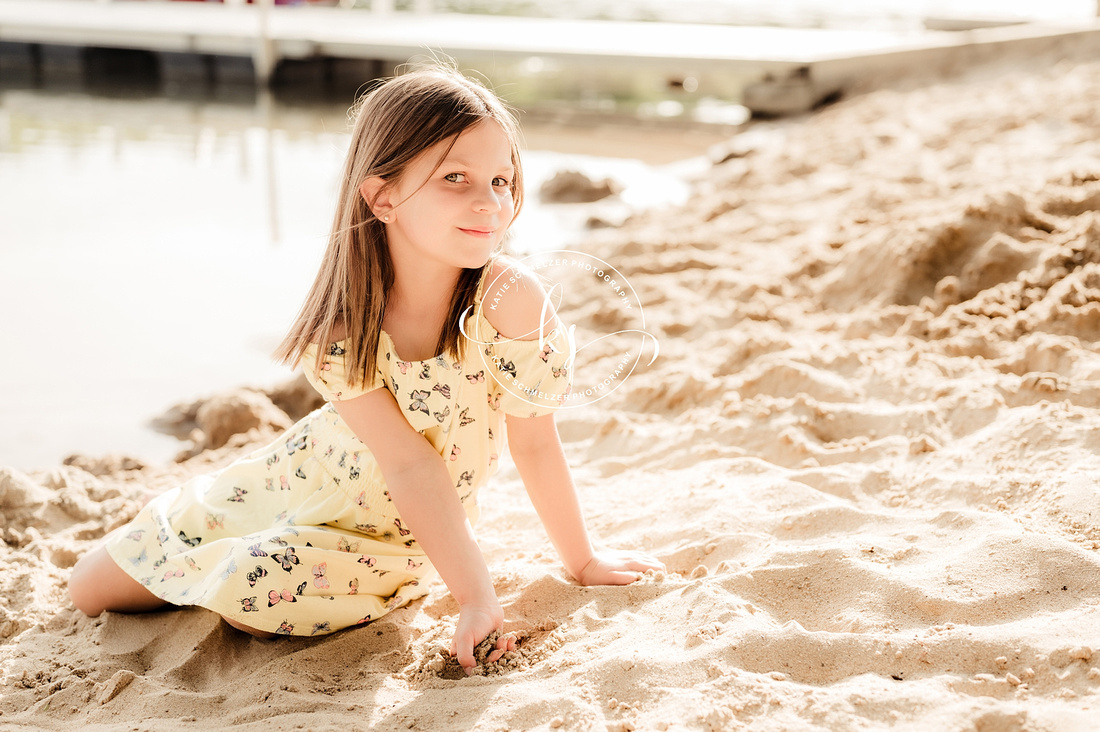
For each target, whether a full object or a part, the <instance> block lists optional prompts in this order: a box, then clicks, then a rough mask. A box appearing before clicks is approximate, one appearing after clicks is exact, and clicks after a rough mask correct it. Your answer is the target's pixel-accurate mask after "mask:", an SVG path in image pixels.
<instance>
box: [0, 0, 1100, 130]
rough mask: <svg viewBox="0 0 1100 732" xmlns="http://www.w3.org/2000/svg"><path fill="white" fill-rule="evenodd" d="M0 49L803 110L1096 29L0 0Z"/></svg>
mask: <svg viewBox="0 0 1100 732" xmlns="http://www.w3.org/2000/svg"><path fill="white" fill-rule="evenodd" d="M0 42H8V43H30V44H55V45H70V46H95V47H111V48H130V49H144V50H149V51H157V52H169V53H187V54H216V55H225V56H239V57H243V58H247V59H251V60H252V64H253V68H254V72H255V74H256V78H257V80H258V81H259V82H260V83H264V82H266V81H267V80H268V78H269V77H270V74H271V71H272V69H273V68H274V67H275V65H276V64H277V63H278V62H279V61H280V60H283V59H305V58H315V57H331V58H341V59H372V60H377V61H384V62H392V63H403V62H405V61H406V60H408V59H409V58H410V57H413V56H417V55H421V56H423V55H425V54H427V53H432V52H442V53H445V54H447V55H450V56H452V57H454V58H456V59H458V60H459V61H460V62H461V61H462V60H464V59H468V58H479V59H483V58H513V59H514V58H527V57H541V58H545V59H555V60H564V61H568V62H570V63H573V64H578V63H579V64H589V65H592V66H602V67H608V66H612V67H614V66H618V67H625V68H633V69H639V70H647V69H653V70H657V71H660V72H663V73H668V74H670V75H671V74H691V73H692V71H693V70H698V69H705V70H707V71H708V72H709V73H715V72H718V73H721V72H729V73H736V74H740V75H745V76H750V77H756V78H759V79H760V80H761V84H760V85H759V86H757V87H756V88H755V89H754V90H746V91H747V93H746V97H747V98H746V100H745V102H746V103H747V105H748V106H749V107H750V108H755V109H756V111H764V112H769V113H783V112H797V111H802V110H803V109H807V108H809V107H810V106H812V105H813V104H814V103H816V102H817V101H819V100H820V99H821V98H822V97H824V96H827V95H829V94H831V93H834V92H836V91H838V90H840V89H843V88H844V87H845V86H846V85H850V84H852V83H853V81H854V80H858V79H859V78H861V77H865V76H867V75H868V74H873V73H882V72H883V71H884V70H886V69H888V68H897V69H900V68H905V67H907V66H912V65H914V64H917V65H920V64H929V63H951V64H953V63H959V62H965V61H966V59H967V58H969V57H981V58H989V57H990V55H991V54H996V53H1000V52H1002V51H1003V52H1010V51H1011V50H1012V49H1013V48H1018V49H1042V48H1046V47H1049V46H1052V45H1057V44H1060V43H1071V44H1077V45H1080V44H1088V43H1092V44H1094V46H1095V47H1096V48H1097V49H1098V50H1100V23H1098V22H1097V21H1081V22H1080V23H1077V24H1064V25H1060V26H1049V25H1043V26H1038V25H1015V26H1009V27H998V28H976V29H973V30H967V31H961V32H948V31H928V32H925V33H919V34H901V33H893V32H874V31H843V30H818V29H804V28H773V27H767V28H757V27H740V26H716V25H695V24H680V23H648V22H646V23H643V22H624V21H598V20H564V19H541V18H539V19H535V18H519V17H503V16H479V15H458V14H435V13H432V14H423V13H419V14H416V13H397V12H371V11H365V10H357V9H344V8H339V7H304V6H275V7H268V6H266V5H229V4H227V5H223V4H218V3H172V2H140V1H135V2H90V1H89V0H0ZM0 73H2V69H0Z"/></svg>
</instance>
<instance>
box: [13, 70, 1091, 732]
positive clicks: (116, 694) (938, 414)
mask: <svg viewBox="0 0 1100 732" xmlns="http://www.w3.org/2000/svg"><path fill="white" fill-rule="evenodd" d="M1098 131H1100V62H1096V61H1089V60H1077V61H1071V60H1063V61H1057V62H1055V61H1054V60H1052V59H1038V60H1035V59H1027V60H1023V61H1019V62H1017V63H1015V64H1002V65H1000V66H997V67H996V68H984V69H980V70H973V71H971V72H969V73H968V74H967V75H966V76H963V77H955V78H948V79H934V80H929V79H924V80H916V79H910V80H908V81H905V82H899V83H898V84H897V85H895V87H894V88H892V89H880V90H878V91H873V92H870V93H868V94H865V95H862V96H855V97H852V98H850V99H847V100H842V101H840V102H839V103H837V104H834V105H832V106H830V107H827V108H825V109H822V110H820V111H818V112H816V113H814V114H812V115H808V116H806V117H804V118H801V119H798V120H793V121H784V122H773V123H759V124H753V125H750V126H749V127H747V128H746V130H745V132H744V133H742V134H741V135H739V136H738V137H737V138H735V139H733V140H730V142H729V143H728V144H727V145H726V146H725V147H724V148H722V149H721V150H718V151H716V153H715V164H714V166H713V167H712V169H711V170H710V171H709V172H708V173H707V174H706V175H705V176H703V177H702V178H701V179H700V180H699V181H698V182H697V188H696V192H695V194H694V195H693V196H692V198H691V200H690V202H689V203H688V204H687V205H686V206H684V207H682V208H678V209H674V210H673V209H665V210H657V211H650V212H647V213H645V214H642V215H639V216H636V217H635V218H633V219H632V220H630V221H628V222H627V223H626V224H625V225H624V226H622V227H621V228H615V229H608V230H600V231H596V232H593V234H592V236H591V238H590V240H589V241H587V242H586V244H585V249H586V250H587V251H589V252H591V253H593V254H594V255H596V256H599V257H601V258H602V259H604V260H606V261H608V262H612V263H613V264H614V265H615V267H616V268H618V269H619V270H620V271H621V272H622V273H623V274H625V275H626V276H627V277H628V278H629V280H630V283H631V285H632V286H633V287H634V289H635V290H636V292H637V294H638V297H639V299H640V301H641V302H642V303H643V304H644V307H645V316H646V324H647V328H648V329H649V330H650V331H651V332H652V333H654V334H655V335H656V336H657V337H658V339H659V341H660V345H661V353H660V356H659V358H658V359H657V360H656V361H655V362H654V363H653V364H652V365H651V366H649V367H648V368H645V369H639V371H638V373H636V374H634V375H632V377H631V378H630V380H629V381H628V382H627V383H625V384H624V385H623V386H622V387H621V388H619V389H618V390H616V391H615V392H614V393H613V394H612V395H611V396H609V397H608V398H606V399H604V400H602V401H600V402H599V403H598V404H596V405H592V406H590V407H587V408H583V409H578V410H570V411H568V412H567V413H565V414H563V415H562V417H561V419H560V421H559V428H560V431H561V434H562V437H563V440H564V442H565V445H566V450H567V453H568V455H569V457H570V459H571V462H572V465H573V466H574V475H575V477H576V480H577V483H578V489H579V491H580V493H581V496H582V501H583V504H584V506H585V508H586V512H587V515H588V519H589V528H590V530H591V532H592V533H593V535H594V537H595V538H596V540H597V541H598V542H599V543H601V544H605V545H607V546H613V547H622V548H639V549H644V550H646V551H649V552H652V553H654V554H656V555H657V556H658V557H659V558H660V559H661V560H662V561H664V562H665V563H666V565H667V568H668V571H667V572H665V573H650V574H648V575H647V576H646V577H645V578H643V579H642V580H641V581H639V582H637V583H636V584H634V585H631V586H629V587H596V588H585V587H580V586H578V585H577V584H575V583H574V582H572V581H570V580H569V579H568V577H567V575H566V573H565V571H564V570H563V568H562V567H561V566H560V564H559V562H558V560H557V558H556V556H555V555H554V553H553V550H552V548H551V547H550V545H549V542H548V540H547V539H546V537H545V535H544V533H543V531H542V528H541V526H540V524H539V523H538V520H537V518H536V516H535V515H534V513H533V511H532V509H531V508H530V505H529V502H528V501H527V499H526V496H525V495H524V491H523V487H522V483H521V482H520V481H519V478H518V475H517V474H516V471H515V470H514V468H511V467H509V465H507V464H506V465H505V466H504V467H503V468H502V470H501V473H500V475H499V476H498V480H497V481H496V482H495V483H494V484H491V485H490V486H488V487H487V488H486V489H485V490H484V492H483V498H482V507H483V508H482V511H483V513H482V518H481V521H480V523H479V524H478V526H477V527H475V528H476V530H477V532H478V535H479V541H480V543H481V546H482V549H483V551H484V553H485V556H486V559H487V561H488V564H489V566H490V569H491V571H492V574H493V578H494V582H495V585H496V588H497V592H498V595H499V596H500V598H501V601H502V603H503V605H504V607H505V612H506V617H507V618H508V620H507V624H506V629H508V630H511V631H514V632H516V633H517V635H518V637H519V638H520V643H519V646H518V649H517V650H516V651H515V652H514V653H511V654H508V655H507V656H506V657H505V658H504V659H503V660H502V661H500V662H498V663H496V664H493V665H491V666H489V667H484V666H483V667H481V674H479V675H476V676H473V677H471V678H456V677H455V673H454V671H455V669H454V666H453V665H452V664H450V663H448V662H447V660H446V659H445V658H444V657H443V656H442V655H441V649H443V648H446V647H447V644H448V643H449V639H450V635H451V632H452V630H453V628H454V625H455V622H456V620H457V614H458V607H457V605H456V604H455V602H454V601H453V600H452V599H451V597H450V596H449V594H448V593H447V592H446V589H445V587H444V586H443V585H442V583H440V582H439V581H438V580H436V581H434V583H433V586H432V590H431V592H430V594H429V595H428V596H427V597H426V598H424V599H422V600H419V601H417V602H415V603H413V604H412V605H410V606H409V607H407V608H402V609H400V610H398V611H395V612H393V613H392V614H390V615H388V616H386V617H385V618H383V619H381V620H379V621H377V622H375V623H371V624H369V625H366V626H364V627H362V628H358V629H354V630H349V631H344V632H340V633H337V634H334V635H332V636H327V637H323V638H316V639H308V638H302V639H299V638H290V639H279V640H276V641H262V640H258V639H254V638H251V637H249V636H245V635H243V634H240V633H238V632H236V631H234V630H232V629H231V628H229V627H228V626H227V625H225V624H224V623H223V622H222V621H221V620H220V619H219V618H218V617H217V616H216V615H214V614H212V613H210V612H208V611H205V610H201V609H199V610H176V611H170V612H160V613H154V614H149V615H144V616H124V615H117V614H105V615H104V616H102V617H100V618H95V619H89V618H87V617H84V616H83V615H82V614H80V613H79V612H77V611H75V610H74V609H73V608H72V607H71V605H70V604H69V602H68V599H67V594H66V590H65V582H66V579H67V576H68V574H69V571H70V568H71V567H72V565H73V564H74V562H75V561H76V559H77V557H78V556H80V555H81V554H82V553H83V552H85V551H87V550H88V549H90V548H91V547H92V546H93V545H94V544H95V543H96V542H97V541H98V540H99V539H100V538H101V537H102V536H103V535H104V534H105V533H106V532H108V531H110V530H111V529H113V528H115V527H116V526H118V525H120V524H122V523H124V522H125V521H126V520H127V519H128V518H129V517H131V516H132V515H134V513H135V512H136V511H137V509H138V506H139V505H140V501H141V497H142V495H143V493H144V492H145V491H147V490H159V489H165V488H168V487H170V486H172V485H175V484H176V483H178V482H179V481H181V480H183V479H185V478H186V477H187V476H189V475H194V474H197V473H200V472H204V471H209V470H212V469H215V468H217V467H218V466H220V465H224V464H225V463H226V462H228V461H230V460H232V459H233V457H234V456H235V455H237V454H240V452H241V451H243V450H245V449H247V448H248V446H249V445H254V444H256V443H258V442H259V441H260V440H263V439H266V438H268V437H269V436H270V435H271V434H274V433H275V432H276V431H278V430H279V429H281V428H282V427H283V426H285V425H287V424H289V423H290V421H291V420H293V419H296V418H297V417H298V416H300V415H301V414H302V413H303V410H307V409H308V408H310V407H311V406H312V404H313V403H314V402H313V401H312V398H311V396H310V395H309V393H308V392H305V391H302V390H300V389H297V388H290V387H288V388H287V389H282V390H279V389H275V390H269V391H268V392H260V391H243V392H240V393H238V394H237V395H236V396H235V397H232V396H225V397H222V398H220V399H218V400H212V402H216V403H214V404H212V405H211V406H209V407H208V408H206V409H205V410H200V409H199V407H200V406H201V405H198V404H193V405H190V407H189V408H186V409H182V410H180V412H179V413H178V414H177V415H176V417H177V421H178V423H179V426H180V430H181V434H184V435H186V434H190V435H191V436H192V437H193V438H194V439H195V440H196V443H197V449H196V452H197V454H196V455H195V456H194V457H192V458H191V459H189V460H187V461H185V462H182V463H173V464H167V465H153V466H145V467H143V468H141V469H129V468H135V467H137V465H136V464H135V463H133V462H128V461H127V459H126V458H125V457H124V455H125V453H126V445H121V444H120V445H118V446H117V450H118V453H119V454H118V455H114V456H107V457H102V456H96V455H90V456H80V457H77V458H73V459H71V460H69V461H68V462H70V463H71V464H68V465H61V466H57V467H55V468H51V469H48V470H41V471H35V472H30V473H23V472H19V471H16V470H14V469H10V468H0V508H2V509H3V514H2V518H0V538H2V542H0V568H2V570H3V571H0V588H2V592H0V729H47V730H70V729H77V728H80V729H84V730H87V731H88V732H93V731H98V730H162V729H173V730H175V729H191V728H193V729H213V730H222V729H229V728H233V729H242V730H289V729H310V730H349V729H367V728H368V727H369V728H372V729H378V730H410V729H411V730H433V731H434V730H467V729H477V730H520V729H523V730H526V729H540V730H548V729H561V730H605V729H606V730H709V731H718V730H736V729H751V730H877V729H887V728H889V729H899V730H932V729H934V730H978V731H980V732H1012V731H1016V730H1051V731H1054V730H1057V731H1058V732H1063V731H1065V730H1091V729H1095V728H1096V724H1097V723H1096V718H1097V717H1096V715H1097V712H1098V710H1100V697H1098V695H1097V692H1098V690H1100V525H1098V520H1097V517H1098V516H1100V491H1098V487H1100V484H1098V482H1097V476H1098V475H1100V412H1098V411H1097V407H1098V406H1100V353H1098V351H1097V347H1096V344H1097V340H1098V339H1100V135H1098ZM590 302H592V300H591V299H590V298H587V297H586V293H585V292H583V291H581V290H574V291H572V292H571V293H570V294H569V297H568V298H567V300H566V302H565V303H564V305H563V312H564V314H566V315H567V316H568V317H570V318H572V319H573V320H574V321H575V322H577V323H579V324H580V325H581V326H585V325H589V326H593V327H595V325H600V326H606V325H607V324H606V323H605V322H603V321H605V320H606V319H607V316H606V314H603V313H601V312H600V311H598V310H597V309H596V308H595V306H594V305H591V304H590ZM234 398H235V399H236V401H234ZM242 405H243V406H242ZM219 414H220V415H226V414H236V415H238V417H237V418H235V419H228V418H227V419H225V420H222V421H219V418H218V417H217V415H219ZM242 414H243V415H246V418H244V419H243V420H242V419H240V418H239V417H240V415H242ZM248 415H251V416H248ZM192 417H197V418H198V419H199V421H198V422H197V423H196V424H195V425H191V424H190V423H189V420H190V419H191V418H192ZM250 420H251V421H250ZM203 425H205V427H206V429H205V431H200V432H191V429H192V428H193V427H198V428H201V427H202V426H203ZM226 425H232V427H231V428H230V427H227V426H226ZM240 430H245V431H243V432H242V431H240ZM230 432H237V434H232V435H231V434H228V433H230ZM223 443H224V444H223ZM201 448H209V449H206V450H202V451H201V452H200V451H198V450H199V449H201Z"/></svg>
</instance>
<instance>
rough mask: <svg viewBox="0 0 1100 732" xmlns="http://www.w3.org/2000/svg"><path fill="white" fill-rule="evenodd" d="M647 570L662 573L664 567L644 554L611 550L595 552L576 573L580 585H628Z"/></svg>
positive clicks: (650, 556) (654, 558)
mask: <svg viewBox="0 0 1100 732" xmlns="http://www.w3.org/2000/svg"><path fill="white" fill-rule="evenodd" d="M649 569H655V570H660V571H662V572H663V571H664V569H665V565H664V564H663V563H662V562H660V561H658V560H657V558H656V557H654V556H652V555H650V554H646V553H645V552H634V551H624V550H621V549H612V550H609V551H602V552H596V553H595V554H594V555H593V556H592V559H591V560H589V562H588V564H586V565H584V569H582V570H581V571H580V572H578V573H577V581H578V582H580V583H581V584H582V585H629V584H630V583H631V582H635V581H637V580H639V579H641V577H642V573H643V572H645V571H646V570H649Z"/></svg>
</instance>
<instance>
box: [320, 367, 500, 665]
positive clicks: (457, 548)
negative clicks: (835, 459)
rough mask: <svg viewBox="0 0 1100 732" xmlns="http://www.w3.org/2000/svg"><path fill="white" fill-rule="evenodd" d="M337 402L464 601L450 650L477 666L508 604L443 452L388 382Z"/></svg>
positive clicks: (424, 545) (452, 588) (400, 507)
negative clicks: (477, 651)
mask: <svg viewBox="0 0 1100 732" xmlns="http://www.w3.org/2000/svg"><path fill="white" fill-rule="evenodd" d="M333 406H334V407H335V408H336V411H337V412H338V413H339V414H340V416H341V417H342V418H343V419H344V421H345V422H346V423H347V425H348V427H350V428H351V430H352V432H354V433H355V435H356V437H358V438H359V439H360V440H362V442H363V444H365V445H366V446H367V448H368V449H369V450H370V452H371V454H372V455H373V456H374V458H375V459H376V460H377V461H378V465H379V467H380V468H381V470H382V475H383V477H384V478H385V480H386V487H387V489H388V490H389V493H390V498H391V499H392V500H393V503H394V507H395V508H396V509H397V511H398V513H400V514H401V520H402V522H404V523H405V525H407V526H408V527H409V529H410V530H411V531H412V533H413V536H414V537H415V538H416V541H417V542H418V543H419V544H420V546H421V548H422V549H423V550H424V553H425V554H426V555H427V556H428V559H430V560H431V562H432V565H433V566H434V567H435V569H436V571H437V572H439V576H440V577H441V578H442V579H443V582H444V583H445V584H446V585H447V589H448V590H450V591H451V594H452V595H453V596H454V598H455V600H456V601H457V602H458V604H459V606H460V608H461V614H460V618H459V623H458V628H457V629H456V630H455V637H454V641H453V643H452V649H451V650H452V653H453V654H455V655H457V656H458V662H459V663H460V664H461V665H462V667H463V668H465V669H467V670H468V671H470V670H472V669H473V667H474V666H475V665H476V661H475V660H474V653H473V651H474V647H475V646H476V645H477V644H478V643H480V642H481V641H482V640H483V639H484V638H485V637H486V636H487V635H489V634H490V633H491V632H492V631H493V630H498V631H499V630H503V624H504V611H503V610H502V609H501V607H500V602H499V601H498V600H497V596H496V591H495V590H494V589H493V583H492V580H491V579H490V577H489V570H488V568H487V567H486V566H485V559H484V558H483V557H482V554H481V550H480V549H479V548H478V545H477V542H476V540H475V539H474V532H473V529H472V527H471V526H470V521H469V519H468V518H467V516H466V511H465V509H464V508H463V507H462V503H461V502H460V501H459V499H458V494H457V493H456V492H455V489H454V486H453V485H452V483H451V477H450V474H449V473H448V472H447V468H446V466H445V465H444V463H443V458H442V457H441V456H440V455H439V453H437V452H436V451H435V450H434V449H432V446H431V444H430V443H429V442H428V441H427V440H426V439H425V438H424V436H423V435H421V434H420V433H419V432H417V431H416V430H414V429H413V428H412V426H411V425H410V424H409V422H408V420H406V419H405V417H404V415H403V414H402V413H401V408H400V407H399V406H398V404H397V402H396V401H395V400H394V398H393V396H392V395H391V394H390V392H389V391H388V390H387V389H375V390H373V391H370V392H368V393H366V394H364V395H363V396H361V397H357V398H355V399H349V400H347V401H338V402H334V403H333ZM513 644H514V641H513V640H511V639H510V637H508V636H505V637H503V638H502V639H501V640H500V641H498V644H497V649H498V651H499V653H503V652H504V651H505V650H509V649H511V648H512V647H514V645H513ZM499 653H498V654H494V655H493V656H490V660H495V657H499Z"/></svg>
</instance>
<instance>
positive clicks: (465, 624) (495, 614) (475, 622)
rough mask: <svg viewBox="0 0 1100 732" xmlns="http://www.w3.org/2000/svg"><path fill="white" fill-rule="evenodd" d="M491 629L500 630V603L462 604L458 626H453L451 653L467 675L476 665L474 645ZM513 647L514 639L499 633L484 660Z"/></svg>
mask: <svg viewBox="0 0 1100 732" xmlns="http://www.w3.org/2000/svg"><path fill="white" fill-rule="evenodd" d="M494 630H495V631H497V632H500V633H503V632H504V610H503V609H502V608H501V607H500V603H494V604H492V605H480V604H469V605H463V606H462V610H461V612H460V613H459V616H458V627H457V628H455V636H454V639H453V640H451V655H452V656H458V663H459V665H460V666H462V668H463V669H465V670H466V675H467V676H468V675H470V674H472V673H473V672H474V668H475V667H476V666H477V659H475V658H474V648H476V647H477V645H478V644H479V643H481V642H482V641H483V640H485V639H486V638H487V637H488V636H489V634H490V633H492V632H493V631H494ZM515 649H516V639H515V638H514V637H512V636H510V635H502V636H501V637H500V638H498V639H497V642H496V648H495V649H494V650H493V652H492V653H490V654H489V656H488V657H487V658H486V659H485V661H486V662H487V663H492V662H494V661H496V660H498V659H499V658H500V657H501V656H503V655H504V653H505V652H506V651H514V650H515Z"/></svg>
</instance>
